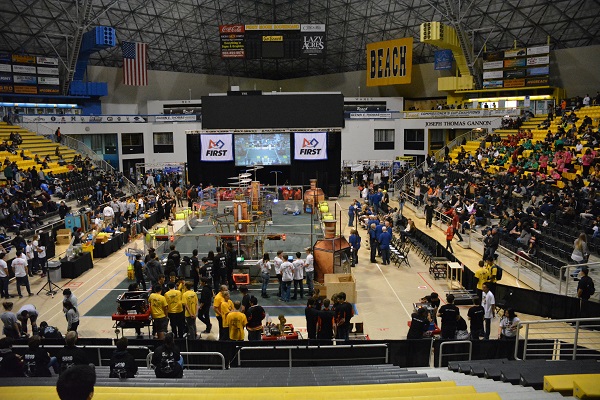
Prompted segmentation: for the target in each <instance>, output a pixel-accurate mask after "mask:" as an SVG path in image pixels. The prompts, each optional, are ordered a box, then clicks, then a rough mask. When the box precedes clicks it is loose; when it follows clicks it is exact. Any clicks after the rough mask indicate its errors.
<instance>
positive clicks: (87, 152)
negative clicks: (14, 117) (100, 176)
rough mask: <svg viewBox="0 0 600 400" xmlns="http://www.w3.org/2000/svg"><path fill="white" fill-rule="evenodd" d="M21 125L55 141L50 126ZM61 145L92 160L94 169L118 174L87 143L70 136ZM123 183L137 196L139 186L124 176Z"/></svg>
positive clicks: (128, 190) (29, 123)
mask: <svg viewBox="0 0 600 400" xmlns="http://www.w3.org/2000/svg"><path fill="white" fill-rule="evenodd" d="M20 125H21V126H22V127H23V128H25V129H27V130H29V131H31V132H35V133H36V134H38V135H39V136H43V137H45V138H46V139H49V140H51V141H54V136H55V135H54V130H53V129H52V128H50V127H49V126H48V125H45V124H41V123H39V122H21V123H20ZM60 144H61V145H63V146H66V147H68V148H70V149H73V150H75V151H76V152H78V153H79V154H81V155H83V156H86V157H89V158H90V160H91V161H92V163H93V164H94V167H96V168H97V169H99V170H101V171H104V172H107V173H115V172H117V170H116V169H115V168H114V167H113V166H112V165H110V164H109V163H108V162H106V160H104V158H103V157H102V156H100V155H99V154H98V153H96V152H95V151H94V150H92V149H91V148H90V147H89V146H88V145H86V144H85V143H83V142H82V141H81V140H77V139H75V138H74V137H72V136H69V135H63V136H62V139H61V142H60ZM123 182H124V186H125V189H126V191H127V192H129V194H136V193H138V192H139V189H138V188H137V186H136V185H135V184H134V183H133V182H131V181H130V180H129V179H127V177H125V176H123Z"/></svg>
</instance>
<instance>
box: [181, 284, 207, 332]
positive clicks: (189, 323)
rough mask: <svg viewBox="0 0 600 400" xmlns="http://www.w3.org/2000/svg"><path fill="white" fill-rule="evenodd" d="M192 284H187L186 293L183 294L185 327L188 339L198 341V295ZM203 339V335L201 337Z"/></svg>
mask: <svg viewBox="0 0 600 400" xmlns="http://www.w3.org/2000/svg"><path fill="white" fill-rule="evenodd" d="M193 287H194V284H193V283H192V282H186V283H185V289H186V291H185V292H184V293H183V307H184V308H185V326H186V328H187V337H188V338H189V339H197V338H198V337H197V335H196V314H197V313H198V294H197V293H196V292H195V291H194V290H192V289H193ZM200 337H202V335H200Z"/></svg>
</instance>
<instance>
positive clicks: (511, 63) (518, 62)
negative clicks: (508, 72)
mask: <svg viewBox="0 0 600 400" xmlns="http://www.w3.org/2000/svg"><path fill="white" fill-rule="evenodd" d="M526 65H527V59H525V58H511V59H510V60H504V68H514V67H524V66H526Z"/></svg>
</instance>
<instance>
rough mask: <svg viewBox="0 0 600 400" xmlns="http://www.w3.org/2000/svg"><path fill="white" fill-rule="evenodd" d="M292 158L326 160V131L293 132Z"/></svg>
mask: <svg viewBox="0 0 600 400" xmlns="http://www.w3.org/2000/svg"><path fill="white" fill-rule="evenodd" d="M294 159H296V160H327V133H326V132H301V133H299V132H297V133H295V134H294Z"/></svg>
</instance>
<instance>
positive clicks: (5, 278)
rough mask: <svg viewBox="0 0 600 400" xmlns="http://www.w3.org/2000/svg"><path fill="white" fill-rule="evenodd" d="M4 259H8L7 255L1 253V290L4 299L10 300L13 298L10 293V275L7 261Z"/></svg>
mask: <svg viewBox="0 0 600 400" xmlns="http://www.w3.org/2000/svg"><path fill="white" fill-rule="evenodd" d="M4 257H6V253H0V289H1V293H2V298H3V299H9V298H11V297H12V296H11V295H10V294H9V293H8V282H9V279H10V277H9V274H8V265H7V264H6V261H4Z"/></svg>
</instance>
